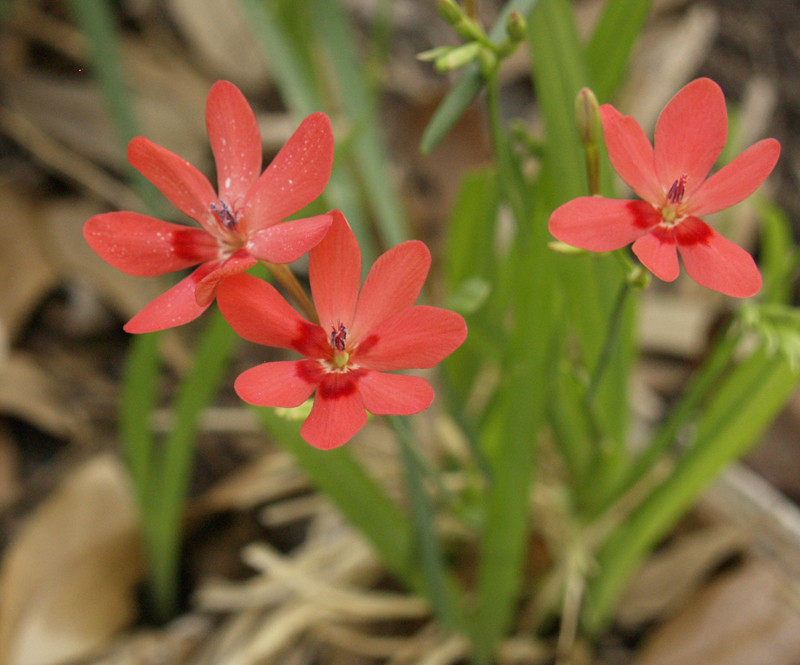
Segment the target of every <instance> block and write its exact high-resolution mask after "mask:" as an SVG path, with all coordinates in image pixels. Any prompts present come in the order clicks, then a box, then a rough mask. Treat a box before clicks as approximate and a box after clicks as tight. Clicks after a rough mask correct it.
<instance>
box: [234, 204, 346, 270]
mask: <svg viewBox="0 0 800 665" xmlns="http://www.w3.org/2000/svg"><path fill="white" fill-rule="evenodd" d="M332 221H333V217H332V216H331V215H317V216H316V217H307V218H305V219H295V220H293V221H291V222H282V223H281V224H275V225H274V226H268V227H267V228H265V229H261V230H260V231H256V232H255V233H253V234H252V235H251V236H250V238H249V239H248V241H247V250H248V251H249V252H250V254H252V255H253V256H255V257H256V258H257V259H258V260H260V261H267V262H269V263H291V262H292V261H297V259H299V258H300V257H301V256H303V254H306V253H307V252H308V251H309V250H310V249H311V248H313V247H316V246H317V245H318V244H319V243H320V241H321V240H322V239H323V238H324V237H325V234H326V233H327V232H328V229H329V228H330V225H331V222H332Z"/></svg>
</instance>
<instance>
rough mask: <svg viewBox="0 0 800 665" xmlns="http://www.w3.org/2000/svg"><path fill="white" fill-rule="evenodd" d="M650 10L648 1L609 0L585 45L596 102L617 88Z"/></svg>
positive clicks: (605, 97) (601, 101) (610, 94)
mask: <svg viewBox="0 0 800 665" xmlns="http://www.w3.org/2000/svg"><path fill="white" fill-rule="evenodd" d="M649 13H650V0H609V1H608V2H607V3H606V5H605V8H604V9H603V13H602V14H601V15H600V20H599V21H598V22H597V27H595V29H594V32H593V33H592V37H591V39H590V40H589V43H588V44H587V46H586V50H585V56H586V64H587V66H588V68H589V74H590V76H591V79H592V84H593V89H594V93H595V94H596V95H597V98H598V99H599V100H600V103H603V102H606V101H608V100H609V99H610V98H611V96H612V95H613V94H614V92H616V90H617V88H618V87H619V84H620V82H621V81H622V77H623V76H624V74H625V70H626V68H627V64H628V59H629V57H630V54H631V51H632V50H633V45H634V43H635V42H636V38H637V37H638V36H639V33H640V32H641V30H642V28H643V27H644V24H645V22H646V21H647V17H648V15H649Z"/></svg>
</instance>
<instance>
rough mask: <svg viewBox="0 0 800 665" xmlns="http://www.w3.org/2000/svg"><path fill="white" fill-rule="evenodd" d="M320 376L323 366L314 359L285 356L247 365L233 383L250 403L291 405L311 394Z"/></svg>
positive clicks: (297, 404) (238, 392) (286, 406)
mask: <svg viewBox="0 0 800 665" xmlns="http://www.w3.org/2000/svg"><path fill="white" fill-rule="evenodd" d="M322 376H323V371H322V367H321V366H320V364H319V363H318V362H316V361H314V360H286V361H282V362H273V363H264V364H263V365H257V366H255V367H252V368H250V369H248V370H247V371H245V372H243V373H242V374H240V375H239V376H238V378H237V379H236V382H235V383H234V384H233V387H234V390H236V394H237V395H239V397H241V398H242V399H243V400H244V401H245V402H248V403H249V404H256V405H258V406H276V407H283V408H286V409H292V408H294V407H296V406H300V405H301V404H302V403H303V402H305V401H306V400H307V399H308V398H309V397H311V394H312V393H313V392H314V391H315V390H316V389H317V385H318V384H319V382H320V381H321V380H322Z"/></svg>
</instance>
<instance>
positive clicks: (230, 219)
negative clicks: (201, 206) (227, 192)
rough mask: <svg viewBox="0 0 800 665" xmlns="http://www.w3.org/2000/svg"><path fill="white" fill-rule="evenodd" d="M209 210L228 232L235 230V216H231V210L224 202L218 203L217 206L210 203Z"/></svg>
mask: <svg viewBox="0 0 800 665" xmlns="http://www.w3.org/2000/svg"><path fill="white" fill-rule="evenodd" d="M210 208H211V212H213V213H214V214H215V215H216V216H217V217H219V221H220V222H222V225H223V226H224V227H225V228H226V229H228V231H233V229H235V228H236V224H237V222H236V215H234V214H233V210H231V207H230V206H229V205H228V204H227V203H225V201H220V202H219V205H217V204H216V203H212V204H211V206H210Z"/></svg>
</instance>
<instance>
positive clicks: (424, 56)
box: [417, 46, 454, 62]
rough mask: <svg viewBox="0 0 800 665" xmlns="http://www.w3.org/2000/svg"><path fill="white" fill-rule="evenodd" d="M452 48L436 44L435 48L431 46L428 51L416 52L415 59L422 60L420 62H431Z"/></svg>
mask: <svg viewBox="0 0 800 665" xmlns="http://www.w3.org/2000/svg"><path fill="white" fill-rule="evenodd" d="M453 48H454V47H453V46H437V47H436V48H432V49H430V50H428V51H423V52H422V53H417V60H422V62H432V61H434V60H438V59H439V58H441V57H442V56H443V55H447V54H448V53H450V51H452V50H453Z"/></svg>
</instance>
